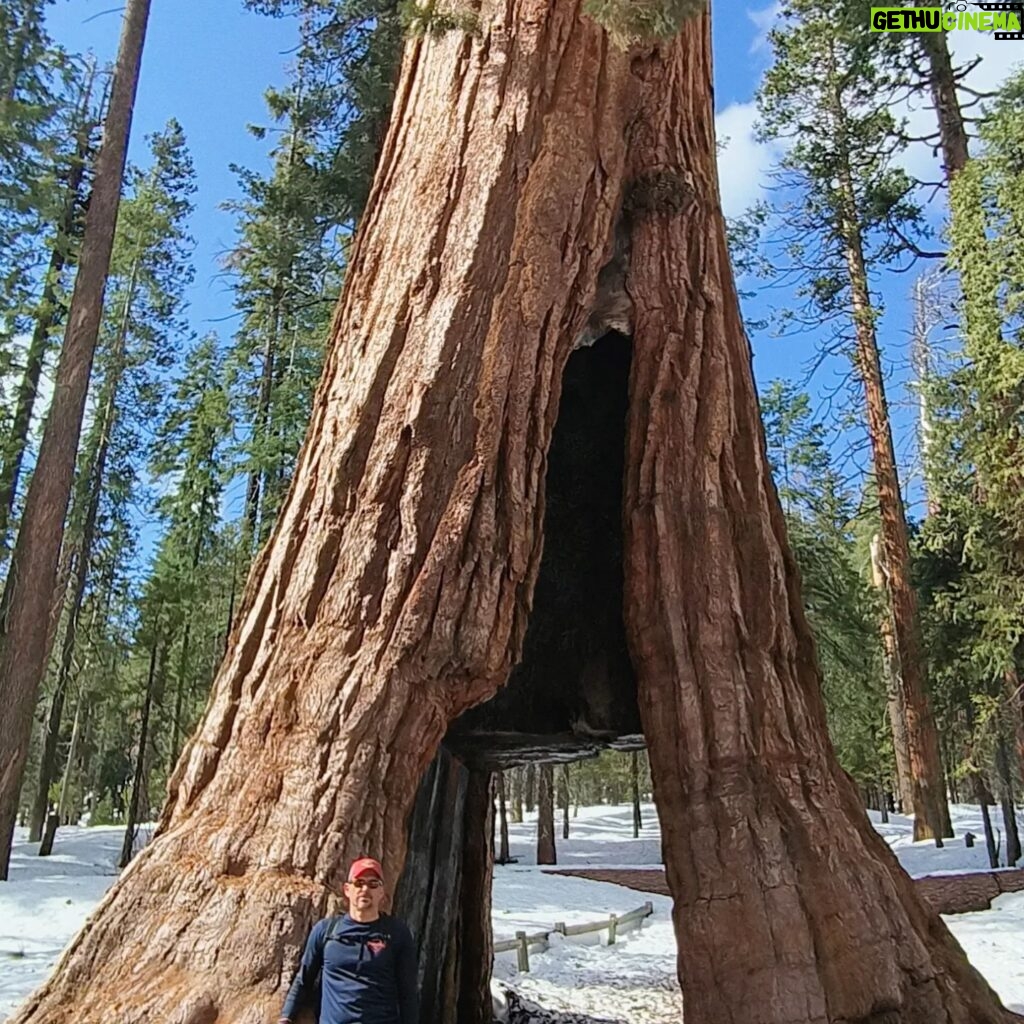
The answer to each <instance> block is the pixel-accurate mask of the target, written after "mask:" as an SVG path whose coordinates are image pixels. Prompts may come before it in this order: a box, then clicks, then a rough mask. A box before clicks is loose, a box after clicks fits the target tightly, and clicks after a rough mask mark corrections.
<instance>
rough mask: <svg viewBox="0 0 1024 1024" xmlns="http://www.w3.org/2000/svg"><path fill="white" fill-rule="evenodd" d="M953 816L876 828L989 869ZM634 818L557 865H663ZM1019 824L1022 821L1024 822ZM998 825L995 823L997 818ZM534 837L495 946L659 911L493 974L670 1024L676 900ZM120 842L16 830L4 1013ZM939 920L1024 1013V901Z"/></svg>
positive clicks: (61, 938)
mask: <svg viewBox="0 0 1024 1024" xmlns="http://www.w3.org/2000/svg"><path fill="white" fill-rule="evenodd" d="M951 811H952V815H953V826H954V830H955V831H956V838H955V839H951V840H948V841H947V843H946V846H945V847H944V849H942V850H938V849H936V848H935V847H934V846H933V845H932V844H931V843H914V842H912V839H911V821H910V819H909V818H903V817H900V816H897V815H893V816H892V819H891V820H890V822H889V823H888V824H886V825H882V824H881V823H880V822H878V821H877V817H878V816H877V815H872V819H873V821H874V824H875V827H876V828H877V829H878V831H879V832H880V833H881V834H882V835H883V836H884V837H885V839H886V841H887V842H888V843H889V844H890V846H891V847H892V848H893V850H894V851H895V853H896V855H897V857H898V858H899V859H900V862H901V863H902V864H903V866H904V867H905V868H906V869H907V870H908V871H909V872H910V873H911V874H913V875H922V874H930V873H935V872H948V871H965V870H984V869H987V867H988V862H987V859H986V854H985V849H984V842H983V840H981V838H980V837H981V836H982V829H981V820H980V816H979V815H978V812H977V808H974V807H968V806H961V807H953V808H952V809H951ZM631 813H632V809H631V808H630V807H628V806H620V807H590V808H581V809H580V811H579V816H578V817H576V818H575V819H573V820H572V821H571V823H570V825H571V838H570V839H569V840H568V841H563V840H561V838H559V840H558V857H559V866H561V867H569V868H572V867H617V868H623V867H641V868H642V867H647V868H656V867H658V866H659V865H660V859H661V855H660V841H659V836H658V827H657V816H656V814H655V812H654V808H653V807H652V806H645V807H644V808H643V818H644V829H643V832H642V833H641V837H640V838H639V839H636V840H634V839H633V837H632V819H631ZM1020 817H1021V824H1022V827H1024V815H1020ZM559 824H560V823H559ZM993 824H994V825H996V827H999V826H1001V821H999V820H998V816H997V815H996V816H994V817H993ZM535 829H536V819H535V817H530V816H528V820H527V821H526V822H524V823H522V824H519V825H510V845H511V852H512V855H513V856H515V857H517V858H518V863H516V864H509V865H504V866H502V865H498V866H496V867H495V872H494V892H493V897H492V910H493V920H494V932H495V936H496V938H499V939H501V938H511V937H513V936H514V935H515V933H516V932H517V931H527V932H529V933H533V932H538V931H547V930H550V929H552V928H553V927H554V925H555V923H556V922H560V921H561V922H565V923H566V924H573V923H582V922H586V921H597V920H601V919H603V918H607V916H608V915H609V914H612V913H614V914H619V915H621V914H624V913H626V912H627V911H629V910H633V909H635V908H637V907H639V906H641V905H642V904H643V903H644V902H645V901H648V900H649V901H650V902H651V903H652V904H653V906H654V914H653V915H652V916H651V917H649V918H647V920H646V921H644V923H643V927H642V928H641V929H640V930H639V931H635V930H634V931H631V932H629V933H628V934H625V935H623V936H621V937H620V938H619V940H618V942H617V943H616V944H615V945H614V946H612V947H608V946H605V945H603V944H600V943H601V940H600V939H598V940H595V939H594V938H593V937H592V936H588V937H586V939H583V940H581V941H579V942H578V941H576V940H568V941H567V940H564V939H561V938H560V937H558V936H554V937H553V938H552V945H551V948H550V949H549V950H548V951H546V952H541V951H540V950H532V951H531V955H530V973H529V974H526V975H524V974H518V973H516V970H515V965H516V961H515V954H500V955H499V956H498V957H497V958H496V962H495V970H494V973H495V978H496V979H497V980H499V981H504V982H506V983H512V984H514V986H515V988H516V989H517V990H518V991H519V992H521V993H522V994H523V995H525V996H527V997H528V998H530V999H533V1000H535V1001H536V1002H538V1003H540V1004H542V1005H544V1006H546V1007H548V1008H550V1009H554V1010H569V1011H575V1012H577V1013H585V1014H589V1015H592V1016H595V1017H600V1018H602V1019H605V1020H614V1021H621V1022H628V1024H662V1022H668V1021H674V1022H678V1020H679V1015H680V1004H679V992H678V986H677V983H676V977H675V958H676V952H675V938H674V936H673V933H672V924H671V919H670V912H671V900H669V899H667V898H665V897H662V896H656V895H648V894H645V893H640V892H634V891H633V890H631V889H624V888H622V887H620V886H616V885H611V884H608V883H605V882H592V881H589V880H586V879H582V878H568V877H565V876H562V875H557V874H552V873H550V872H548V871H545V870H543V869H541V868H538V867H536V866H535V864H534V859H535V858H534V843H535V839H534V837H535V834H536V833H535ZM966 830H970V831H972V832H974V834H975V835H976V836H978V837H979V845H977V846H975V848H974V849H967V848H966V847H965V845H964V841H963V833H964V832H965V831H966ZM122 835H123V832H122V830H121V829H120V828H117V827H99V828H93V829H86V828H68V829H61V830H60V831H59V832H58V834H57V842H56V844H55V847H54V850H55V852H54V854H53V856H51V857H50V858H39V857H37V856H36V852H37V850H38V846H37V845H35V844H30V843H28V841H27V835H26V833H25V830H23V829H18V830H17V832H16V837H15V848H14V853H13V858H12V864H11V880H10V881H9V882H6V883H4V882H0V1018H3V1017H6V1015H7V1014H8V1013H9V1012H10V1011H12V1010H13V1009H14V1007H15V1006H16V1005H17V1004H18V1003H20V1002H21V1000H22V999H24V998H25V997H26V996H27V995H28V994H29V993H30V992H31V991H32V989H33V988H35V987H36V986H37V985H38V984H40V983H41V982H42V981H43V980H44V979H45V977H46V975H47V973H48V972H49V970H50V969H51V968H52V966H53V964H54V962H55V961H56V959H57V956H58V955H59V953H60V951H61V949H62V948H63V947H64V945H65V944H66V943H67V942H68V941H69V940H70V939H71V938H72V937H73V936H74V934H75V933H76V932H77V931H78V929H79V928H80V927H81V925H82V923H83V921H84V920H85V918H86V916H87V915H88V913H89V911H90V910H91V909H92V907H93V906H95V904H96V903H97V902H98V901H99V899H100V898H101V897H102V895H103V893H104V892H106V890H107V888H109V886H110V885H111V884H112V883H113V881H114V879H115V877H116V874H117V869H116V867H115V864H116V862H117V858H118V855H119V853H120V849H121V839H122ZM558 835H559V837H560V836H561V832H560V831H559V832H558ZM946 921H947V923H948V924H949V926H950V928H951V929H952V931H953V933H954V934H955V935H956V937H957V939H958V940H959V941H960V942H961V943H962V945H963V946H964V949H965V950H966V951H967V953H968V956H969V957H970V958H971V962H972V963H974V965H975V966H976V967H977V968H978V969H979V970H980V971H981V972H982V974H984V975H985V977H986V978H987V979H988V981H989V983H990V984H991V985H992V986H993V988H995V990H996V991H997V992H998V993H999V994H1000V996H1001V997H1002V999H1003V1001H1004V1003H1005V1004H1006V1005H1007V1006H1008V1007H1011V1008H1013V1009H1015V1010H1017V1011H1018V1012H1024V893H1015V894H1012V895H1006V896H1001V897H1000V898H999V899H997V900H996V901H995V902H994V903H993V907H992V909H991V910H987V911H981V912H979V913H975V914H960V915H956V916H952V917H948V918H946ZM602 934H603V933H602Z"/></svg>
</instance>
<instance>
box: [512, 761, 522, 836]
mask: <svg viewBox="0 0 1024 1024" xmlns="http://www.w3.org/2000/svg"><path fill="white" fill-rule="evenodd" d="M512 821H513V822H515V824H517V825H521V824H522V822H523V769H522V768H513V769H512Z"/></svg>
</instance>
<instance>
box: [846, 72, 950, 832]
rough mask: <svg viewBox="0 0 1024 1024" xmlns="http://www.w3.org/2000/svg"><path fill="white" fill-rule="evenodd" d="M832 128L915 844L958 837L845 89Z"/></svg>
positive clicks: (858, 371)
mask: <svg viewBox="0 0 1024 1024" xmlns="http://www.w3.org/2000/svg"><path fill="white" fill-rule="evenodd" d="M827 113H828V115H829V121H830V123H829V125H828V127H829V129H830V130H832V131H833V132H834V133H835V135H836V147H837V152H838V153H839V160H838V162H837V167H836V182H837V189H836V195H837V198H838V200H839V204H840V213H839V231H840V234H841V243H842V248H843V252H844V256H845V261H846V267H847V274H848V280H849V286H850V303H851V310H852V316H853V325H854V332H855V335H856V352H855V356H854V366H855V369H856V371H857V374H858V376H859V377H860V382H861V386H862V387H863V389H864V406H865V412H866V420H867V431H868V437H869V438H870V441H871V456H872V468H873V470H874V474H875V491H876V494H877V496H878V517H879V521H880V524H881V535H882V553H883V554H882V559H881V563H882V567H883V569H884V571H885V574H886V589H887V590H888V595H889V607H890V609H891V611H892V624H893V635H894V638H895V641H896V643H895V652H896V663H897V666H898V669H899V674H898V679H899V682H900V686H901V688H902V697H903V713H904V718H905V720H906V731H907V753H908V757H909V768H910V782H911V790H912V798H913V804H914V838H915V839H929V838H932V837H936V838H939V837H943V836H951V835H952V834H953V829H952V826H951V824H950V819H949V805H948V803H947V801H946V787H945V774H944V772H943V770H942V757H941V751H940V747H939V733H938V730H937V729H936V727H935V719H934V717H933V715H932V710H931V704H930V703H929V700H928V685H927V674H926V665H925V661H924V652H923V651H922V650H921V622H920V617H919V615H918V608H917V593H916V592H915V590H914V587H913V583H912V582H911V578H910V541H909V538H908V534H907V516H906V510H905V507H904V504H903V492H902V490H901V487H900V480H899V473H898V471H897V469H896V451H895V448H894V446H893V440H892V425H891V423H890V420H889V406H888V402H887V400H886V396H885V381H884V378H883V375H882V361H881V356H880V354H879V350H878V336H877V332H876V329H875V323H876V319H877V313H876V310H875V309H874V307H873V305H872V302H871V294H870V290H869V286H868V275H867V267H866V265H865V260H864V239H863V234H862V230H861V224H862V223H863V217H862V215H861V211H860V209H859V208H858V201H857V193H856V189H855V188H854V182H853V172H852V170H851V168H850V159H849V155H848V153H849V147H850V145H851V144H850V143H849V142H848V140H847V137H846V124H847V122H846V111H845V109H844V108H843V99H842V95H841V93H840V92H839V89H838V87H837V88H836V90H835V92H834V97H833V100H832V102H831V107H830V109H829V110H828V112H827Z"/></svg>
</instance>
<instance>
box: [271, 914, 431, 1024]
mask: <svg viewBox="0 0 1024 1024" xmlns="http://www.w3.org/2000/svg"><path fill="white" fill-rule="evenodd" d="M332 920H335V919H333V918H325V919H324V920H323V921H319V922H317V924H315V925H314V926H313V930H312V931H311V932H310V933H309V939H308V940H307V942H306V949H305V952H304V953H303V954H302V962H301V963H300V964H299V969H298V971H297V972H296V974H295V979H294V980H293V981H292V985H291V988H290V989H289V991H288V998H287V999H286V1000H285V1003H284V1009H283V1010H282V1011H281V1017H282V1019H288V1020H293V1019H294V1018H295V1015H296V1014H297V1013H298V1011H299V1009H300V1008H301V1007H302V1006H304V1005H306V1004H307V1003H310V1002H312V1000H313V998H314V988H315V985H316V978H317V974H318V973H320V972H321V971H322V982H321V988H322V996H321V1004H320V1024H418V1021H419V1000H418V996H417V992H416V948H415V946H414V945H413V941H412V935H411V934H410V932H409V929H408V928H407V927H406V926H405V924H404V923H403V922H401V921H399V920H398V918H396V917H390V916H388V915H387V914H381V916H380V917H378V918H377V920H376V921H371V922H369V923H367V924H363V923H361V922H359V921H353V920H352V918H351V917H349V916H348V914H345V915H344V917H342V918H341V919H340V921H338V922H337V923H336V924H335V926H334V928H333V930H332V931H333V933H332V935H331V937H330V939H327V932H328V930H329V929H330V925H331V921H332Z"/></svg>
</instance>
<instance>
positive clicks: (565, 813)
mask: <svg viewBox="0 0 1024 1024" xmlns="http://www.w3.org/2000/svg"><path fill="white" fill-rule="evenodd" d="M558 783H559V797H560V802H561V804H562V838H563V839H568V838H569V801H570V799H571V792H570V789H569V765H567V764H563V765H562V770H561V771H560V772H559V773H558Z"/></svg>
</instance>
